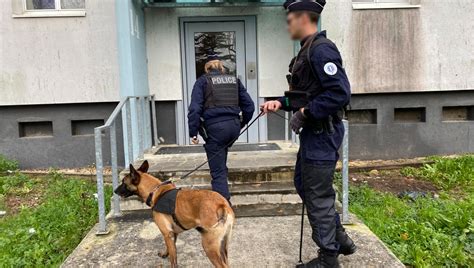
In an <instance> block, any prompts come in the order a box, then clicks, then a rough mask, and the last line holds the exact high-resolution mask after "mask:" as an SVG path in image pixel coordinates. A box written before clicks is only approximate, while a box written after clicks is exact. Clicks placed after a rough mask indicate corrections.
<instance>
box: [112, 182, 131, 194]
mask: <svg viewBox="0 0 474 268" xmlns="http://www.w3.org/2000/svg"><path fill="white" fill-rule="evenodd" d="M114 193H116V194H118V195H120V196H121V197H129V196H132V195H134V194H135V193H134V192H132V191H130V190H129V189H128V188H127V185H126V184H125V183H122V184H120V185H119V187H117V189H115V190H114Z"/></svg>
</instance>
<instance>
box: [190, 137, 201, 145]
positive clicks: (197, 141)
mask: <svg viewBox="0 0 474 268" xmlns="http://www.w3.org/2000/svg"><path fill="white" fill-rule="evenodd" d="M191 142H192V143H193V144H199V139H198V137H197V136H194V137H192V138H191Z"/></svg>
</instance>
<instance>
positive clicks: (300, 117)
mask: <svg viewBox="0 0 474 268" xmlns="http://www.w3.org/2000/svg"><path fill="white" fill-rule="evenodd" d="M305 119H306V117H305V116H304V114H303V113H302V112H301V110H300V111H298V112H296V113H294V114H293V116H292V117H291V120H290V127H291V129H292V130H293V131H294V132H295V133H296V134H300V130H301V128H302V127H303V125H304V121H305Z"/></svg>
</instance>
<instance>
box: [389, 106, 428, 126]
mask: <svg viewBox="0 0 474 268" xmlns="http://www.w3.org/2000/svg"><path fill="white" fill-rule="evenodd" d="M394 121H395V122H397V123H424V122H426V108H424V107H420V108H395V112H394Z"/></svg>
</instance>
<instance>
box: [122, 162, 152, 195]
mask: <svg viewBox="0 0 474 268" xmlns="http://www.w3.org/2000/svg"><path fill="white" fill-rule="evenodd" d="M148 167H149V166H148V161H147V160H145V161H144V162H143V163H142V165H141V166H140V167H139V168H138V169H135V168H134V167H133V165H132V164H130V173H129V174H127V175H126V176H125V177H124V178H123V179H122V184H120V185H119V187H117V189H115V190H114V193H116V194H118V195H119V196H121V197H129V196H132V195H138V185H139V184H140V180H141V178H140V176H141V175H142V174H143V173H146V172H147V171H148Z"/></svg>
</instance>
